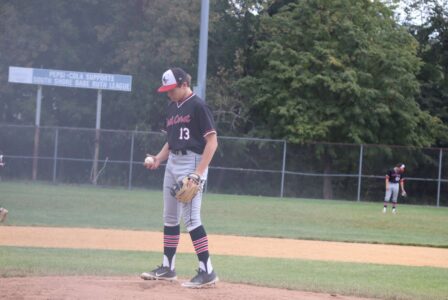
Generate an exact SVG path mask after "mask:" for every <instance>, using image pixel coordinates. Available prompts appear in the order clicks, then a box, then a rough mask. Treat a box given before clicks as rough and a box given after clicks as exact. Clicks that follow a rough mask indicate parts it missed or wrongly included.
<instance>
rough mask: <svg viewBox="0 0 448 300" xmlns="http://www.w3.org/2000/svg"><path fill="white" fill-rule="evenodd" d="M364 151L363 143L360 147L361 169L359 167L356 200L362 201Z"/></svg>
mask: <svg viewBox="0 0 448 300" xmlns="http://www.w3.org/2000/svg"><path fill="white" fill-rule="evenodd" d="M363 153H364V145H363V144H361V145H360V147H359V169H358V195H357V198H356V200H357V201H358V202H360V201H361V178H362V156H363Z"/></svg>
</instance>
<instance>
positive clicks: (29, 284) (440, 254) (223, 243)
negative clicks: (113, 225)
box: [0, 226, 448, 300]
mask: <svg viewBox="0 0 448 300" xmlns="http://www.w3.org/2000/svg"><path fill="white" fill-rule="evenodd" d="M162 239H163V237H162V233H160V232H144V231H128V230H106V229H86V228H49V227H14V226H1V227H0V246H28V247H45V248H79V249H81V248H83V249H113V250H133V251H160V252H161V251H162V243H161V242H160V243H154V244H152V245H151V244H149V243H148V242H147V241H162ZM209 240H210V248H211V249H212V253H213V254H220V255H243V256H255V257H277V258H300V259H310V260H328V261H344V262H363V263H378V264H394V265H409V266H431V267H441V268H448V249H439V248H424V247H410V246H393V245H371V244H352V243H338V242H321V241H303V240H291V239H274V238H253V237H237V236H223V235H209ZM261 244H262V245H263V247H259V245H261ZM279 244H280V246H279ZM278 249H281V252H279V251H278ZM178 251H179V252H180V253H194V249H193V247H192V245H191V242H190V238H189V236H188V235H187V234H182V236H181V242H180V245H179V249H178ZM390 253H395V255H393V256H391V255H388V254H390ZM0 286H1V287H2V298H3V299H139V298H145V299H194V300H200V299H230V300H232V299H257V300H263V299H305V300H311V299H312V300H321V299H335V300H336V299H360V298H356V297H344V296H340V295H329V294H318V293H308V292H300V291H292V290H282V289H273V288H264V287H256V286H250V285H241V284H230V283H225V282H220V283H219V284H218V285H217V286H216V287H215V288H209V289H204V290H189V289H185V288H182V287H181V286H180V284H179V282H176V283H165V282H153V281H142V280H140V279H139V278H134V277H72V276H69V277H26V278H0ZM5 290H6V294H5Z"/></svg>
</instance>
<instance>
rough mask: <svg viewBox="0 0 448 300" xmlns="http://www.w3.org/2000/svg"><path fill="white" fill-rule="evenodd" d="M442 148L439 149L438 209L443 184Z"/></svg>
mask: <svg viewBox="0 0 448 300" xmlns="http://www.w3.org/2000/svg"><path fill="white" fill-rule="evenodd" d="M442 156H443V151H442V148H440V149H439V176H438V178H437V207H439V205H440V185H441V182H442Z"/></svg>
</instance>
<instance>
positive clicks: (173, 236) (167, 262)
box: [140, 162, 181, 280]
mask: <svg viewBox="0 0 448 300" xmlns="http://www.w3.org/2000/svg"><path fill="white" fill-rule="evenodd" d="M174 183H175V177H174V176H173V173H172V165H171V164H170V163H169V162H168V164H167V167H166V171H165V177H164V181H163V204H164V205H163V222H164V227H163V260H162V264H161V265H160V266H158V267H157V268H155V269H154V270H152V271H150V272H144V273H142V274H141V275H140V277H141V278H143V279H145V280H176V279H177V276H176V269H175V261H176V250H177V246H178V245H179V238H180V225H179V223H180V211H181V206H180V204H179V202H178V201H177V200H176V199H175V198H174V197H173V196H171V194H170V188H171V187H172V186H173V185H174Z"/></svg>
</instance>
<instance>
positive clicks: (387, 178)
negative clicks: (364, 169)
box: [386, 175, 389, 191]
mask: <svg viewBox="0 0 448 300" xmlns="http://www.w3.org/2000/svg"><path fill="white" fill-rule="evenodd" d="M388 190H389V175H386V191H388Z"/></svg>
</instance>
